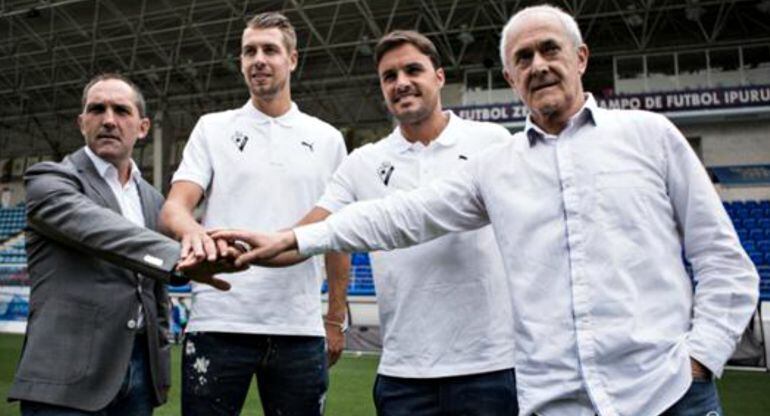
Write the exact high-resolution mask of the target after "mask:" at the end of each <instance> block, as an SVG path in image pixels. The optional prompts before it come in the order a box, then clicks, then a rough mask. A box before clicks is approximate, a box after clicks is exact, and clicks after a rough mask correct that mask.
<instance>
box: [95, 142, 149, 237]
mask: <svg viewBox="0 0 770 416" xmlns="http://www.w3.org/2000/svg"><path fill="white" fill-rule="evenodd" d="M85 150H86V154H87V155H88V158H89V159H91V162H93V164H94V166H95V167H96V171H97V172H99V175H100V176H101V177H102V179H104V181H105V182H107V185H109V186H110V189H111V190H112V194H113V195H115V199H117V200H118V205H119V206H120V211H121V213H122V214H123V216H124V217H125V218H127V219H129V220H130V221H131V222H133V223H134V224H136V225H138V226H140V227H144V226H145V224H144V213H142V200H141V199H140V198H139V188H138V187H137V185H136V181H137V180H138V179H140V178H141V177H142V173H141V172H140V171H139V168H138V167H137V166H136V163H134V161H133V160H131V175H130V178H129V180H128V181H126V184H125V185H123V184H121V183H120V179H118V169H117V168H116V167H115V166H114V165H113V164H112V163H110V162H107V161H106V160H104V159H102V158H100V157H99V156H97V155H96V154H95V153H94V152H93V151H92V150H91V149H90V148H89V147H88V146H86V147H85Z"/></svg>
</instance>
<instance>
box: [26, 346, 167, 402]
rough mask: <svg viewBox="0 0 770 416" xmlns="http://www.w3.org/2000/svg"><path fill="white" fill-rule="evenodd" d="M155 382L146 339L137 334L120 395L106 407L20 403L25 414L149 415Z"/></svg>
mask: <svg viewBox="0 0 770 416" xmlns="http://www.w3.org/2000/svg"><path fill="white" fill-rule="evenodd" d="M153 400H154V398H153V392H152V382H151V381H150V372H149V364H148V359H147V338H146V337H144V336H137V337H136V338H135V340H134V349H133V350H132V352H131V361H130V362H129V365H128V370H127V371H126V377H125V378H124V379H123V384H122V385H121V386H120V390H118V394H117V395H116V396H115V398H114V399H112V401H111V402H110V403H109V404H108V405H107V407H105V408H104V409H101V410H97V411H95V412H87V411H84V410H77V409H72V408H67V407H60V406H53V405H50V404H44V403H37V402H30V401H24V400H22V402H21V414H22V416H150V415H152V409H153V407H154V405H153Z"/></svg>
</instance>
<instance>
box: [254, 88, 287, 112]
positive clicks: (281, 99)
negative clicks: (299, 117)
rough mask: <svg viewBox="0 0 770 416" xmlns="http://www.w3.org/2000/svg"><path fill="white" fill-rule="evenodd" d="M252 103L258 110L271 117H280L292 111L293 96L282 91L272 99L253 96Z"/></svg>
mask: <svg viewBox="0 0 770 416" xmlns="http://www.w3.org/2000/svg"><path fill="white" fill-rule="evenodd" d="M251 102H252V103H253V104H254V107H256V108H257V110H259V111H261V112H263V113H265V114H267V115H268V116H270V117H280V116H282V115H284V114H286V113H288V112H289V110H290V109H291V94H290V93H289V92H288V91H286V92H284V91H281V92H279V93H278V94H276V95H275V96H272V97H259V96H256V95H252V96H251Z"/></svg>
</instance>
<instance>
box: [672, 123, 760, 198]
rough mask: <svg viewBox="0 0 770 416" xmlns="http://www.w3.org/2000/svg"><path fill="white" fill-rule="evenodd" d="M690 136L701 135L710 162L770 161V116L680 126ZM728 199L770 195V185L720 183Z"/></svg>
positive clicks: (724, 195)
mask: <svg viewBox="0 0 770 416" xmlns="http://www.w3.org/2000/svg"><path fill="white" fill-rule="evenodd" d="M679 127H680V128H681V130H682V132H683V133H684V135H685V136H687V137H688V138H696V137H698V138H700V140H701V142H700V146H701V153H702V154H701V157H702V158H703V163H704V164H705V165H706V166H708V167H712V166H739V165H767V164H770V150H769V149H770V134H769V133H768V132H770V120H744V121H713V122H700V123H698V124H691V125H681V126H679ZM717 189H718V190H719V194H720V196H721V197H722V199H723V200H725V201H734V200H767V199H770V186H736V187H728V186H718V187H717Z"/></svg>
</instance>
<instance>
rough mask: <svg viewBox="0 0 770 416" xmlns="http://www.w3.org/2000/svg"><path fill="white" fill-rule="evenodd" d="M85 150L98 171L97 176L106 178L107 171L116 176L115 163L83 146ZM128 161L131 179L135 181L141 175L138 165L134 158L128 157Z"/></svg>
mask: <svg viewBox="0 0 770 416" xmlns="http://www.w3.org/2000/svg"><path fill="white" fill-rule="evenodd" d="M85 150H86V155H88V158H89V159H91V162H93V164H94V167H95V168H96V171H97V172H99V176H101V177H102V179H105V180H106V179H107V174H108V173H109V172H112V174H113V175H114V176H116V177H117V175H118V169H117V168H116V167H115V165H113V164H112V163H110V162H108V161H106V160H104V159H102V158H101V157H99V156H97V155H96V153H94V152H93V151H92V150H91V148H89V147H88V146H86V147H85ZM129 161H130V162H131V179H133V180H134V181H136V180H138V179H139V178H141V177H142V172H140V171H139V167H138V166H136V163H135V162H134V159H129Z"/></svg>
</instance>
